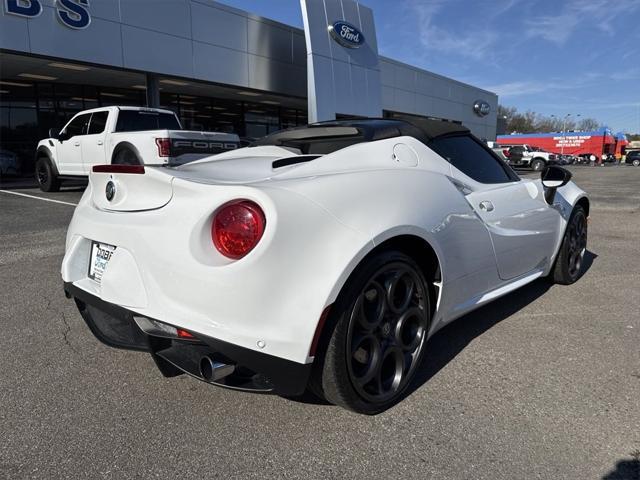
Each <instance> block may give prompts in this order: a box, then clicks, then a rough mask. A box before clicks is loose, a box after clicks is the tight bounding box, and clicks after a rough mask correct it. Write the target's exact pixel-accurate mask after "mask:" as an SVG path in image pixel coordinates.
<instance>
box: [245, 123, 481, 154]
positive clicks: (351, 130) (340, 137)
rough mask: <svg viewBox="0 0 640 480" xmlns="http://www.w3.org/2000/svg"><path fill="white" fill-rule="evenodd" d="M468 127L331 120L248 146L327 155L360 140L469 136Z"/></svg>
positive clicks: (450, 124)
mask: <svg viewBox="0 0 640 480" xmlns="http://www.w3.org/2000/svg"><path fill="white" fill-rule="evenodd" d="M469 134H470V131H469V129H468V128H466V127H463V126H462V125H460V124H458V123H454V122H449V121H446V120H435V119H429V118H417V117H416V118H411V120H410V121H408V120H399V119H391V118H363V119H348V120H332V121H328V122H319V123H312V124H310V125H305V126H303V127H296V128H290V129H287V130H281V131H279V132H275V133H272V134H271V135H267V136H266V137H263V138H261V139H259V140H257V141H256V142H254V143H253V144H252V145H251V146H255V147H257V146H264V145H277V146H284V147H293V148H297V149H299V150H300V151H301V152H302V153H303V154H307V155H309V154H311V155H313V154H328V153H332V152H335V151H337V150H340V149H342V148H346V147H348V146H350V145H354V144H356V143H362V142H372V141H376V140H383V139H385V138H394V137H402V136H410V137H414V138H416V139H418V140H420V141H421V142H423V143H424V144H428V143H429V141H431V140H433V139H434V138H438V137H442V136H445V135H469Z"/></svg>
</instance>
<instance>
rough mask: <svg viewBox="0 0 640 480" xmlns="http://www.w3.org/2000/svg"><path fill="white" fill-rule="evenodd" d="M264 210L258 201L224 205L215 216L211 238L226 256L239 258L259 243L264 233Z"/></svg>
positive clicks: (235, 202)
mask: <svg viewBox="0 0 640 480" xmlns="http://www.w3.org/2000/svg"><path fill="white" fill-rule="evenodd" d="M264 226H265V218H264V212H263V211H262V209H261V208H260V207H259V206H258V204H257V203H255V202H252V201H249V200H238V201H233V202H229V203H227V204H226V205H223V206H222V208H220V209H219V210H218V211H217V212H216V213H215V215H214V217H213V223H212V225H211V238H212V239H213V244H214V245H215V247H216V248H217V249H218V251H219V252H220V253H221V254H222V255H224V256H225V257H228V258H232V259H234V260H237V259H239V258H242V257H244V256H245V255H246V254H247V253H249V252H250V251H251V250H253V248H254V247H255V246H256V245H257V244H258V242H259V241H260V238H262V234H263V233H264Z"/></svg>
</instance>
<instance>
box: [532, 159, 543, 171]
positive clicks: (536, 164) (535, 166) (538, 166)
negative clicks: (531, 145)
mask: <svg viewBox="0 0 640 480" xmlns="http://www.w3.org/2000/svg"><path fill="white" fill-rule="evenodd" d="M545 165H546V164H545V162H544V160H541V159H539V158H534V159H533V160H531V170H533V171H534V172H539V171H541V170H542V169H543V168H544V167H545Z"/></svg>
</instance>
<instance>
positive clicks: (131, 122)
mask: <svg viewBox="0 0 640 480" xmlns="http://www.w3.org/2000/svg"><path fill="white" fill-rule="evenodd" d="M165 129H166V130H181V128H180V123H178V119H177V118H176V116H175V115H174V114H172V113H163V112H148V111H145V110H120V112H118V123H117V124H116V132H140V131H143V130H165Z"/></svg>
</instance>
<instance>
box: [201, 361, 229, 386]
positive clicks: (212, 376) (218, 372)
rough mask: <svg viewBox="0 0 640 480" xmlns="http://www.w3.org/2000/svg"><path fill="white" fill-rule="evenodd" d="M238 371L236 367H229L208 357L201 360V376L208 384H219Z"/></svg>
mask: <svg viewBox="0 0 640 480" xmlns="http://www.w3.org/2000/svg"><path fill="white" fill-rule="evenodd" d="M235 369H236V366H235V365H229V364H227V363H222V362H218V361H216V360H214V359H213V358H211V357H210V356H208V355H205V356H204V357H202V358H201V359H200V375H202V378H204V379H205V380H206V381H207V382H217V381H219V380H222V379H223V378H224V377H226V376H229V375H231V374H232V373H233V372H234V371H235Z"/></svg>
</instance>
